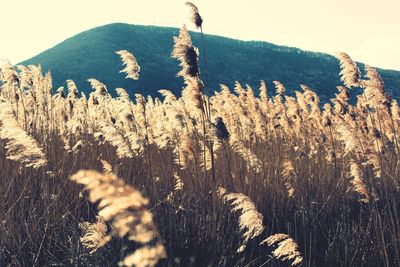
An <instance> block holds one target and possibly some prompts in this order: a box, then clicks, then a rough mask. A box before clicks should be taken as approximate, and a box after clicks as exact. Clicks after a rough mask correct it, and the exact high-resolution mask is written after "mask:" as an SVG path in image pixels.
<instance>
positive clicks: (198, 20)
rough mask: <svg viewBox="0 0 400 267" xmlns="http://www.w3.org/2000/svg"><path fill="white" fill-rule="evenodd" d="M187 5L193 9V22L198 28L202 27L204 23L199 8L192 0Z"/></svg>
mask: <svg viewBox="0 0 400 267" xmlns="http://www.w3.org/2000/svg"><path fill="white" fill-rule="evenodd" d="M186 5H187V6H188V7H189V8H190V10H191V15H192V18H191V19H192V22H193V24H194V25H195V26H196V28H200V27H201V25H202V24H203V19H202V18H201V16H200V13H199V9H198V8H197V6H195V5H194V4H193V3H191V2H186Z"/></svg>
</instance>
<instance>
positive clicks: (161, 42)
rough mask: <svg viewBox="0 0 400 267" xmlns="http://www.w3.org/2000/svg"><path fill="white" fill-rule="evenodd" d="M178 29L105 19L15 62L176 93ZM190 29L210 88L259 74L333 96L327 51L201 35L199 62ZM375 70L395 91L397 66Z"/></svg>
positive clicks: (399, 81) (82, 84) (58, 76)
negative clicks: (125, 68) (126, 57)
mask: <svg viewBox="0 0 400 267" xmlns="http://www.w3.org/2000/svg"><path fill="white" fill-rule="evenodd" d="M178 32H179V29H177V28H167V27H155V26H139V25H129V24H123V23H115V24H109V25H105V26H101V27H97V28H94V29H91V30H88V31H85V32H82V33H79V34H77V35H75V36H73V37H71V38H69V39H67V40H65V41H64V42H62V43H60V44H58V45H56V46H55V47H53V48H50V49H48V50H46V51H44V52H43V53H41V54H39V55H37V56H35V57H33V58H31V59H28V60H26V61H24V62H22V63H21V64H24V65H29V64H35V65H37V64H41V65H42V68H43V70H44V71H47V70H51V72H52V75H53V86H54V87H58V86H62V85H65V80H67V79H73V80H74V81H75V82H76V84H77V85H78V88H79V89H80V90H82V91H85V92H89V91H90V90H91V88H90V85H89V84H88V83H87V82H86V80H87V79H88V78H95V79H98V80H100V81H101V82H103V83H105V84H106V85H107V87H108V89H109V91H110V92H111V93H113V92H114V89H115V88H117V87H122V88H125V89H127V90H128V91H129V92H130V93H137V92H140V93H142V94H144V95H148V94H150V95H156V94H157V93H156V92H157V91H158V90H159V89H169V90H172V91H173V92H175V93H179V92H180V91H181V89H182V86H183V82H182V80H181V78H177V77H176V73H177V72H178V71H179V67H178V62H177V61H176V60H174V59H172V58H171V56H170V54H171V50H172V46H173V36H176V35H178ZM191 35H192V39H193V43H194V45H195V46H197V47H198V48H199V49H200V67H201V74H202V78H203V80H204V81H205V82H206V86H207V90H208V91H210V92H213V91H215V90H219V89H220V84H226V85H228V86H229V87H230V88H233V85H234V82H235V81H236V80H237V81H239V82H240V83H242V84H243V85H245V84H246V83H247V84H249V85H250V86H252V87H253V89H255V90H256V89H257V88H258V86H259V82H260V80H261V79H263V80H265V81H266V82H267V86H268V87H269V89H270V90H273V83H272V81H274V80H278V81H281V82H282V83H283V84H284V85H285V86H286V88H287V90H288V91H289V93H290V91H292V90H298V89H299V88H300V87H299V84H301V83H303V84H306V85H308V86H309V87H310V88H312V89H313V90H315V91H316V92H317V93H318V94H319V95H320V97H321V99H322V100H326V99H328V98H330V97H332V96H334V93H335V92H336V86H337V85H340V84H341V83H340V81H339V77H338V74H339V63H338V61H337V59H336V58H334V57H332V56H330V55H327V54H322V53H314V52H307V51H303V50H300V49H297V48H291V47H285V46H277V45H274V44H271V43H267V42H258V41H240V40H234V39H230V38H225V37H220V36H215V35H205V36H204V44H205V47H206V55H207V68H205V66H204V58H203V55H204V53H203V52H204V51H203V45H202V40H201V35H200V34H199V33H197V32H193V33H191ZM121 49H126V50H128V51H130V52H132V53H133V54H134V55H135V56H136V58H137V60H138V63H139V65H140V66H141V77H140V79H139V80H138V81H132V80H128V79H125V78H124V77H125V76H124V75H123V74H122V73H119V71H120V70H121V69H122V63H121V61H120V58H119V56H118V55H117V54H115V53H114V52H115V51H117V50H121ZM361 65H362V64H361ZM379 73H380V74H381V76H382V78H383V80H384V81H385V84H386V87H387V89H388V91H389V92H390V94H391V95H392V96H395V97H398V96H399V91H398V89H399V86H400V72H398V71H389V70H379ZM206 74H207V75H206Z"/></svg>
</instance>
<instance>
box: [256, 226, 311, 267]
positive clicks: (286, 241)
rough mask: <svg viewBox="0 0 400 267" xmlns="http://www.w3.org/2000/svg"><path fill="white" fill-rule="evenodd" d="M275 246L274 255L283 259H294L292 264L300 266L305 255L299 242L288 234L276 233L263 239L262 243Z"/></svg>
mask: <svg viewBox="0 0 400 267" xmlns="http://www.w3.org/2000/svg"><path fill="white" fill-rule="evenodd" d="M263 244H267V245H268V246H275V247H276V248H275V249H274V251H273V252H272V254H273V256H274V257H275V258H277V259H279V260H282V261H292V263H291V266H299V265H301V264H302V262H303V257H302V256H301V253H300V252H299V248H298V245H297V243H296V242H295V241H294V240H293V239H292V238H291V237H290V236H289V235H287V234H274V235H271V236H269V237H268V238H267V239H265V240H264V241H262V242H261V243H260V245H263Z"/></svg>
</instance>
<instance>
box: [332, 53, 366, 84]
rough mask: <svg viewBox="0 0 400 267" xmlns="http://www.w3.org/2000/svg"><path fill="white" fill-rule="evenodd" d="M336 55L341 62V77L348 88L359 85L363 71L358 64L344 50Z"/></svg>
mask: <svg viewBox="0 0 400 267" xmlns="http://www.w3.org/2000/svg"><path fill="white" fill-rule="evenodd" d="M336 57H337V58H338V59H339V62H340V69H341V71H340V74H339V75H340V79H341V80H342V81H343V83H344V84H345V85H346V86H347V87H348V88H352V87H357V86H358V85H359V84H360V79H361V72H360V69H359V68H358V67H357V64H356V63H355V62H354V61H353V60H352V59H351V57H350V56H349V55H347V54H346V53H344V52H339V53H337V54H336Z"/></svg>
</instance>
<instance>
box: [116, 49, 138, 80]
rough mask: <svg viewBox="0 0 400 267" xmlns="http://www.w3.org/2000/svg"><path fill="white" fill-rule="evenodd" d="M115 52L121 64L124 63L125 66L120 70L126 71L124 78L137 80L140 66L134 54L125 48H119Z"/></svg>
mask: <svg viewBox="0 0 400 267" xmlns="http://www.w3.org/2000/svg"><path fill="white" fill-rule="evenodd" d="M115 53H116V54H118V55H120V57H121V60H122V62H123V65H125V68H124V69H123V70H121V71H120V72H124V73H126V78H130V79H132V80H138V79H139V75H140V66H139V64H138V63H137V60H136V58H135V56H134V55H133V54H132V53H130V52H128V51H127V50H119V51H117V52H115Z"/></svg>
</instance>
